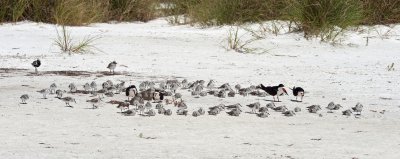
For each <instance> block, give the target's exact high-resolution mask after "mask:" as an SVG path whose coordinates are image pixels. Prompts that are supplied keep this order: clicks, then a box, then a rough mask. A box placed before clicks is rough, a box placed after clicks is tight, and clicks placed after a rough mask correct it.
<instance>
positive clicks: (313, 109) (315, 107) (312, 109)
mask: <svg viewBox="0 0 400 159" xmlns="http://www.w3.org/2000/svg"><path fill="white" fill-rule="evenodd" d="M307 109H308V111H309V112H310V113H317V111H319V110H321V106H319V105H311V106H308V107H307Z"/></svg>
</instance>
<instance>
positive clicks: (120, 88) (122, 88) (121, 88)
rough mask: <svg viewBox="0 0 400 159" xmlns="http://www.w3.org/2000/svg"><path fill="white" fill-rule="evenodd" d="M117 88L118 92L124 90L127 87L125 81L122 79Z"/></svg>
mask: <svg viewBox="0 0 400 159" xmlns="http://www.w3.org/2000/svg"><path fill="white" fill-rule="evenodd" d="M115 89H116V94H119V93H120V92H122V90H124V89H125V81H122V82H121V83H118V84H116V85H115Z"/></svg>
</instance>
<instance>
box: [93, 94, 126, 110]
mask: <svg viewBox="0 0 400 159" xmlns="http://www.w3.org/2000/svg"><path fill="white" fill-rule="evenodd" d="M102 98H103V97H102V96H98V97H97V98H93V99H90V100H86V102H89V103H92V106H93V107H92V108H93V109H97V108H99V106H98V104H99V103H100V102H101V101H103V100H102ZM128 108H129V107H128Z"/></svg>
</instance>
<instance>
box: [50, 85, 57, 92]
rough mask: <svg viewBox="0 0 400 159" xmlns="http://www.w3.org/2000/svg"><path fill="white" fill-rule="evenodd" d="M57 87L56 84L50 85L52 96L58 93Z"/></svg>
mask: <svg viewBox="0 0 400 159" xmlns="http://www.w3.org/2000/svg"><path fill="white" fill-rule="evenodd" d="M56 89H57V85H56V84H55V83H53V84H51V85H50V94H54V93H56Z"/></svg>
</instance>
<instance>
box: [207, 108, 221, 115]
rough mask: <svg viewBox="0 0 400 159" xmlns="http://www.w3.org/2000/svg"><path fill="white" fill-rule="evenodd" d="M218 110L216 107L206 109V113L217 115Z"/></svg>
mask: <svg viewBox="0 0 400 159" xmlns="http://www.w3.org/2000/svg"><path fill="white" fill-rule="evenodd" d="M219 112H220V110H219V109H218V108H213V109H210V110H209V111H208V115H218V114H219Z"/></svg>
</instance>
